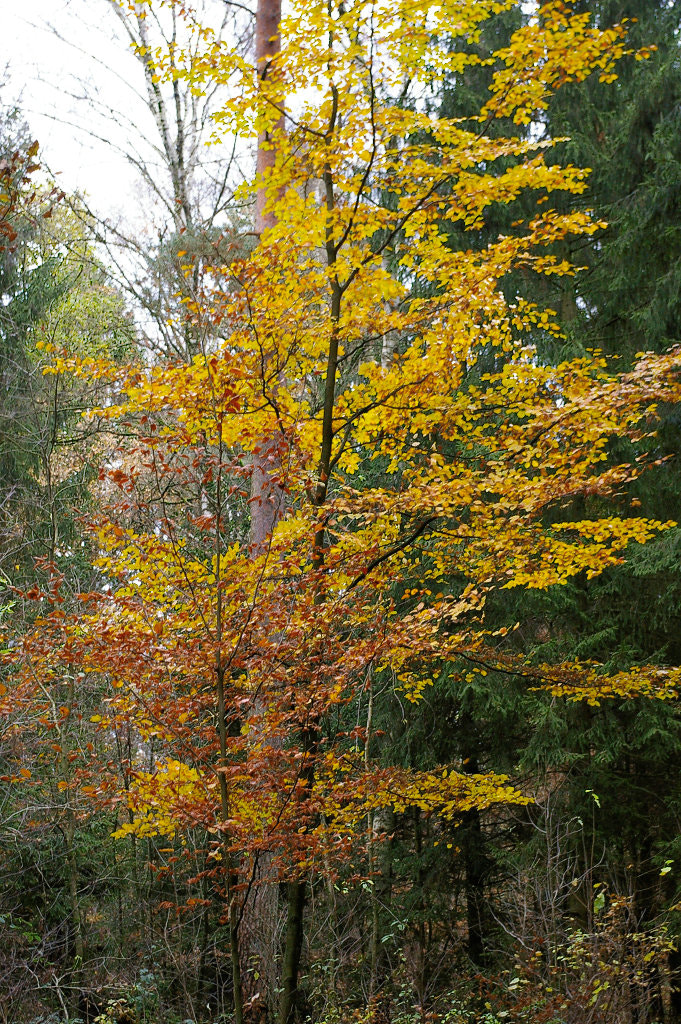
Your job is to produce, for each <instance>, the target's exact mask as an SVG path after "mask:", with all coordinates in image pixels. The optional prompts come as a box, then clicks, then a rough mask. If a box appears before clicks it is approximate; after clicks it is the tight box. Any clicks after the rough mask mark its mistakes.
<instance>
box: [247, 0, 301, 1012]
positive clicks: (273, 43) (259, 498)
mask: <svg viewBox="0 0 681 1024" xmlns="http://www.w3.org/2000/svg"><path fill="white" fill-rule="evenodd" d="M280 22H281V0H258V5H257V10H256V26H255V59H256V68H257V71H258V75H259V77H260V79H261V81H263V82H264V81H265V80H266V79H267V77H268V75H269V76H270V77H271V75H272V60H273V59H274V58H276V55H277V54H278V53H279V50H280V48H281V46H280V36H279V31H280ZM282 128H283V116H281V117H280V118H279V119H278V120H277V122H276V124H275V126H274V131H275V132H277V131H280V130H281V129H282ZM273 141H276V140H273V138H272V133H271V132H262V133H261V135H260V136H259V138H258V150H257V160H256V173H257V175H258V178H259V179H262V177H263V175H266V174H267V172H268V171H270V170H271V169H272V168H273V166H274V163H275V160H276V149H275V147H274V145H273ZM275 223H276V220H275V216H274V213H273V212H272V211H271V210H269V209H268V208H267V195H266V189H265V188H264V187H263V185H262V183H261V184H260V186H259V188H258V190H257V194H256V203H255V232H256V234H257V235H258V236H259V237H260V238H262V236H263V234H264V233H265V232H266V231H267V230H268V229H271V228H273V227H274V225H275ZM271 358H272V356H271V354H268V353H264V366H263V369H264V375H265V376H267V375H269V373H270V372H271V373H273V374H276V372H277V368H276V366H272V365H271ZM263 383H264V382H263ZM279 472H280V459H279V447H278V438H277V437H274V436H269V437H263V439H262V441H261V442H260V444H259V445H258V446H257V449H256V450H255V451H254V452H253V455H252V475H251V500H250V507H251V528H250V550H251V554H252V556H253V557H254V558H257V557H259V556H261V555H266V553H267V549H268V547H269V544H270V540H271V537H272V534H273V532H274V529H275V527H276V525H277V523H278V522H279V520H280V519H281V517H282V515H283V513H284V492H283V489H282V487H281V485H280V483H279ZM270 861H271V858H270V857H269V856H268V854H267V853H260V855H259V857H258V860H257V863H256V864H255V866H254V869H253V874H252V877H251V882H252V885H251V887H250V890H249V892H248V893H247V896H246V902H245V904H244V905H243V906H242V908H241V915H240V933H239V947H240V948H239V957H240V965H241V966H240V970H241V985H242V989H243V994H244V1007H245V1013H246V1016H247V1018H248V1019H249V1020H253V1021H255V1020H257V1019H258V1018H262V1016H263V1014H264V1015H267V1014H268V1011H269V1012H272V1013H274V1012H275V1005H276V1004H275V990H276V988H277V977H276V970H277V959H278V958H277V955H276V943H277V934H278V924H279V886H278V884H277V879H276V877H275V876H274V873H273V871H272V869H271V864H270ZM303 899H304V897H303ZM301 915H302V909H301ZM287 949H288V940H287Z"/></svg>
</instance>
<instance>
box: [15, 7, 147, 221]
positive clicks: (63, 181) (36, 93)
mask: <svg viewBox="0 0 681 1024" xmlns="http://www.w3.org/2000/svg"><path fill="white" fill-rule="evenodd" d="M0 6H1V7H2V8H3V11H2V20H3V32H2V34H1V36H0V67H1V66H5V65H6V66H7V67H8V83H7V88H6V89H5V90H3V92H4V93H5V95H4V96H3V97H2V98H3V101H4V102H5V103H7V102H9V101H10V100H18V101H19V104H20V107H21V109H22V112H23V114H24V117H25V119H26V120H27V121H28V124H29V127H30V130H31V134H32V135H33V137H34V138H37V139H38V141H39V142H40V148H41V161H42V163H43V165H44V166H46V167H47V168H48V169H49V170H50V172H51V173H52V174H54V175H55V177H56V179H57V181H59V183H60V185H61V186H62V188H64V189H65V190H66V191H69V192H72V191H75V190H79V191H85V192H86V193H87V194H88V196H89V197H90V199H91V200H92V202H93V204H94V205H95V206H96V207H97V208H98V209H100V210H101V211H102V212H103V213H106V214H112V213H115V212H118V211H120V210H121V209H122V208H123V207H124V206H126V205H128V202H129V194H130V191H131V189H133V187H134V181H135V175H134V172H133V170H132V168H131V167H130V165H129V163H128V161H127V160H126V158H125V156H124V154H123V152H122V150H124V149H125V148H126V147H128V146H129V145H130V141H131V139H133V138H134V135H138V136H139V137H140V139H141V140H144V139H145V138H149V137H150V136H151V135H152V132H153V124H152V122H151V117H150V115H149V112H148V110H147V109H146V105H145V103H144V101H143V98H142V97H141V96H140V94H139V93H138V92H137V91H136V90H138V89H139V87H140V86H141V85H142V82H141V75H140V70H139V67H138V66H137V63H136V60H135V57H134V55H133V54H132V52H131V51H130V50H129V48H128V46H127V43H126V42H125V41H124V40H123V39H122V38H121V35H120V31H119V28H118V25H117V22H116V19H115V17H114V15H113V13H112V12H111V11H110V10H109V9H108V5H107V4H106V3H105V2H103V0H23V3H21V4H15V3H14V2H11V0H2V2H1V3H0ZM87 97H91V98H92V99H93V100H94V102H95V104H96V105H97V107H98V110H99V114H98V115H97V114H95V113H94V112H90V113H89V114H88V113H87V109H86V108H87V103H86V98H87ZM92 133H94V134H92ZM98 135H99V136H100V138H97V136H98Z"/></svg>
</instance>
